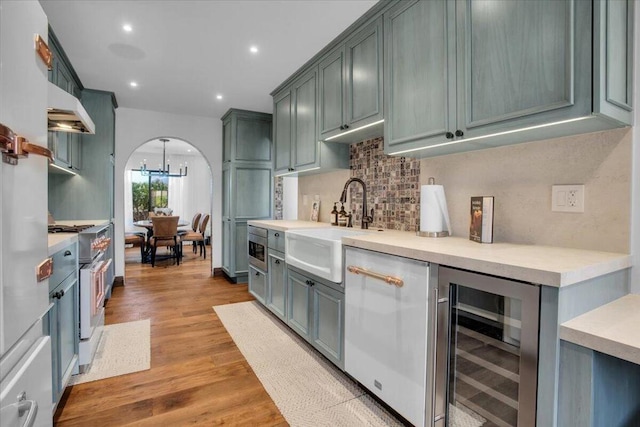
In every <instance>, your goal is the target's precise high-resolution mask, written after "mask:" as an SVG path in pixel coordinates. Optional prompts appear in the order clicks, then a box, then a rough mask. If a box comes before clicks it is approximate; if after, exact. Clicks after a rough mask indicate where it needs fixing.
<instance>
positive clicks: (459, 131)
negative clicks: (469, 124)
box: [456, 129, 464, 136]
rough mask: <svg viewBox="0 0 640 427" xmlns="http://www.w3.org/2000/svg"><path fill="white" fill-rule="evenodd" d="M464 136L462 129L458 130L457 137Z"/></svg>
mask: <svg viewBox="0 0 640 427" xmlns="http://www.w3.org/2000/svg"><path fill="white" fill-rule="evenodd" d="M462 135H464V132H462V131H461V130H460V129H458V130H457V131H456V136H462Z"/></svg>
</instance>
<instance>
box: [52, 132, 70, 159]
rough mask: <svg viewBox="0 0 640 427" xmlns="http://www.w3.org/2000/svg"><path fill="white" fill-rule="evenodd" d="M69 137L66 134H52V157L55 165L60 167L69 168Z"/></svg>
mask: <svg viewBox="0 0 640 427" xmlns="http://www.w3.org/2000/svg"><path fill="white" fill-rule="evenodd" d="M69 135H71V134H70V133H68V132H52V136H53V140H54V147H55V151H54V156H55V162H56V164H57V165H59V166H62V167H71V144H70V138H69Z"/></svg>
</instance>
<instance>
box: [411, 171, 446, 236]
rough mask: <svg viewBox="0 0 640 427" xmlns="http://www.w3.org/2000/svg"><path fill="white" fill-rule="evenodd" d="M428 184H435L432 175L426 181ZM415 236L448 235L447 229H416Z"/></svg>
mask: <svg viewBox="0 0 640 427" xmlns="http://www.w3.org/2000/svg"><path fill="white" fill-rule="evenodd" d="M427 182H428V184H429V185H435V183H436V180H435V178H434V177H429V180H428V181H427ZM416 236H420V237H449V231H448V230H443V231H416Z"/></svg>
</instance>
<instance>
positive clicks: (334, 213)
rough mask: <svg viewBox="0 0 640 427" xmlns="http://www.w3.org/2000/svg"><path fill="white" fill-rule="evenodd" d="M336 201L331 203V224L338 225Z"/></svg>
mask: <svg viewBox="0 0 640 427" xmlns="http://www.w3.org/2000/svg"><path fill="white" fill-rule="evenodd" d="M336 203H338V202H334V203H333V210H332V211H331V225H338V208H337V207H336Z"/></svg>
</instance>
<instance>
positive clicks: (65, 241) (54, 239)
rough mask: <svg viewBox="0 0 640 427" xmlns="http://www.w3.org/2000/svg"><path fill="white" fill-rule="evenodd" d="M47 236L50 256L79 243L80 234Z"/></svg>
mask: <svg viewBox="0 0 640 427" xmlns="http://www.w3.org/2000/svg"><path fill="white" fill-rule="evenodd" d="M78 225H80V224H78ZM47 236H48V238H49V256H51V255H53V254H55V253H56V252H58V251H59V250H60V249H63V248H65V247H67V246H69V245H70V244H72V243H74V242H77V241H78V233H53V234H47Z"/></svg>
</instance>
